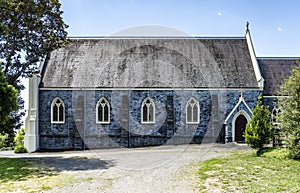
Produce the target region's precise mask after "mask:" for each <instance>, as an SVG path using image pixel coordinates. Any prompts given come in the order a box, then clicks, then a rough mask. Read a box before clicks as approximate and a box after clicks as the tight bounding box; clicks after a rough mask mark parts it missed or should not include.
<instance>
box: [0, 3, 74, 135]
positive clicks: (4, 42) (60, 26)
mask: <svg viewBox="0 0 300 193" xmlns="http://www.w3.org/2000/svg"><path fill="white" fill-rule="evenodd" d="M60 6H61V4H60V3H59V0H0V13H1V14H0V61H1V62H2V63H3V65H2V71H3V73H4V78H5V80H6V81H7V82H8V83H9V84H10V85H13V86H14V87H15V88H16V89H17V90H18V91H19V93H18V94H19V95H18V96H19V97H18V106H19V109H18V110H17V111H14V112H13V113H11V116H10V119H9V120H8V121H6V123H5V124H1V123H0V128H2V130H5V131H6V133H10V134H13V129H19V128H20V126H21V125H22V124H21V118H22V116H23V115H24V114H25V112H24V110H23V108H24V101H23V99H22V98H21V97H20V91H21V90H22V89H24V86H23V85H22V83H21V81H20V78H22V77H28V75H29V74H30V73H31V72H32V71H35V70H36V68H37V65H38V64H39V62H41V61H43V59H44V58H45V56H46V55H47V53H49V52H50V51H52V50H54V49H57V48H60V47H62V46H64V45H65V44H66V43H67V40H66V37H67V32H66V31H65V30H66V28H67V27H68V26H67V25H66V24H65V23H64V22H63V19H62V13H63V12H62V11H61V10H60ZM11 139H13V138H11Z"/></svg>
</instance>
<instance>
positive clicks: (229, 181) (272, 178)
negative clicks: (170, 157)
mask: <svg viewBox="0 0 300 193" xmlns="http://www.w3.org/2000/svg"><path fill="white" fill-rule="evenodd" d="M286 155H287V152H286V151H285V150H284V149H281V150H278V149H275V150H270V151H268V152H266V153H264V154H263V155H262V156H261V157H258V156H256V154H255V151H243V152H234V153H233V155H231V156H228V157H219V158H214V159H211V160H207V161H204V162H201V163H200V168H199V170H198V176H199V189H200V192H251V193H252V192H268V193H269V192H300V161H296V160H291V159H286V158H285V157H286Z"/></svg>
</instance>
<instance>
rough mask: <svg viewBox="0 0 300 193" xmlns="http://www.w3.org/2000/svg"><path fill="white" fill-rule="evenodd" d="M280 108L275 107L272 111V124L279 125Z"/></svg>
mask: <svg viewBox="0 0 300 193" xmlns="http://www.w3.org/2000/svg"><path fill="white" fill-rule="evenodd" d="M281 111H282V110H281V109H280V108H278V107H275V108H274V109H273V111H272V123H273V125H274V126H278V125H280V122H279V121H278V115H279V113H280V112H281Z"/></svg>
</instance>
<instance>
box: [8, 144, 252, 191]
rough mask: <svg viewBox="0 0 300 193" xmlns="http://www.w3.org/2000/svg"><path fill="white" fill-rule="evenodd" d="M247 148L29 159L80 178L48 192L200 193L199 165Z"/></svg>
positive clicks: (57, 154)
mask: <svg viewBox="0 0 300 193" xmlns="http://www.w3.org/2000/svg"><path fill="white" fill-rule="evenodd" d="M246 148H247V147H246V146H244V145H237V144H234V143H231V144H225V145H224V144H202V145H181V146H160V147H147V148H136V149H111V150H89V151H81V152H54V153H33V154H30V155H28V154H27V156H28V157H30V158H31V159H34V158H37V159H36V161H37V162H39V163H40V164H46V165H49V167H52V168H53V169H54V170H56V171H57V172H62V173H65V174H71V175H73V174H74V175H75V176H76V178H78V180H77V182H76V183H71V184H70V185H68V186H64V187H58V186H56V187H52V189H51V190H49V191H47V192H60V193H65V192H66V193H67V192H68V193H69V192H78V193H83V192H113V193H115V192H143V193H145V192H151V193H152V192H197V176H196V174H195V172H196V171H197V167H198V165H197V163H199V162H200V161H203V160H207V159H210V158H213V157H217V156H222V155H226V154H228V151H231V150H236V149H246ZM6 156H8V155H6ZM13 156H16V155H13ZM23 156H24V155H23ZM41 158H42V159H41Z"/></svg>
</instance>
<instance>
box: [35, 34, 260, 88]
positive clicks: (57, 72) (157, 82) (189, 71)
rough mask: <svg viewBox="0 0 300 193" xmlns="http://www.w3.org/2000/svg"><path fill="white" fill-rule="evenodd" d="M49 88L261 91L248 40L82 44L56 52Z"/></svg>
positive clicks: (49, 62) (49, 66) (46, 80)
mask: <svg viewBox="0 0 300 193" xmlns="http://www.w3.org/2000/svg"><path fill="white" fill-rule="evenodd" d="M40 87H45V88H83V87H84V88H149V87H151V88H258V83H257V80H256V77H255V73H254V69H253V64H252V62H251V58H250V53H249V49H248V45H247V41H246V38H245V37H239V38H190V37H181V38H178V37H176V38H164V37H163V38H159V37H157V38H145V37H144V38H122V37H114V38H77V39H72V43H71V44H70V45H68V46H67V47H65V48H60V49H57V50H54V51H52V52H51V53H50V54H49V56H48V57H47V59H46V61H45V63H44V65H43V68H42V80H41V84H40Z"/></svg>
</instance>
